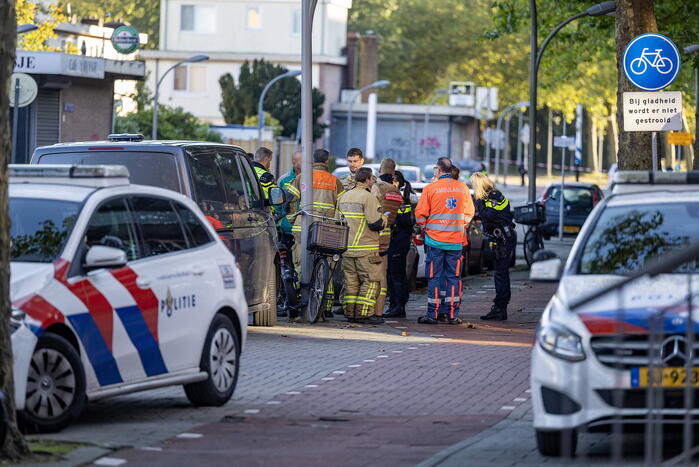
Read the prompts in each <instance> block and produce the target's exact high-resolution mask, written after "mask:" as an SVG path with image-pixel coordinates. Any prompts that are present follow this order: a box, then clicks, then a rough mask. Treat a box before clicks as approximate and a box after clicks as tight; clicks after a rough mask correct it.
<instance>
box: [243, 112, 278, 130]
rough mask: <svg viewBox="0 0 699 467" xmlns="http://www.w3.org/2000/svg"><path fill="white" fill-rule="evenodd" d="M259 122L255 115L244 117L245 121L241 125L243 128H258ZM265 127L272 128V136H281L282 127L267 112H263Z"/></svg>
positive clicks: (257, 116)
mask: <svg viewBox="0 0 699 467" xmlns="http://www.w3.org/2000/svg"><path fill="white" fill-rule="evenodd" d="M259 120H260V116H259V115H257V114H255V115H250V116H249V117H245V121H244V122H243V125H245V126H259ZM265 126H266V127H273V128H274V136H279V135H281V134H282V126H281V124H280V123H279V120H277V119H276V118H274V117H272V115H271V114H270V113H269V112H267V111H265Z"/></svg>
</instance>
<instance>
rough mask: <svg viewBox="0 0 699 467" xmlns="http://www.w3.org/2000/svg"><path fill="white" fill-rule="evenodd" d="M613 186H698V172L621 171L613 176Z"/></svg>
mask: <svg viewBox="0 0 699 467" xmlns="http://www.w3.org/2000/svg"><path fill="white" fill-rule="evenodd" d="M613 184H615V185H627V184H642V185H697V184H699V171H689V172H660V171H652V170H649V171H642V170H621V171H619V172H617V173H616V174H614V179H613Z"/></svg>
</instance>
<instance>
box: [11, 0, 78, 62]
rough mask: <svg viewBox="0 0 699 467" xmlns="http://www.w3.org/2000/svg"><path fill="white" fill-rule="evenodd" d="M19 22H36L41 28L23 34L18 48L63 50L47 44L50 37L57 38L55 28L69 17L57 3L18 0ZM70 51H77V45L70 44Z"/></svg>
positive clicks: (18, 41) (18, 42)
mask: <svg viewBox="0 0 699 467" xmlns="http://www.w3.org/2000/svg"><path fill="white" fill-rule="evenodd" d="M16 12H17V24H27V23H30V24H36V25H37V26H38V27H39V28H38V29H37V30H35V31H32V32H30V33H27V34H22V35H21V36H19V39H18V40H17V48H18V49H23V50H52V51H61V49H59V48H57V47H51V46H49V45H48V44H47V41H48V40H49V39H55V38H56V37H57V36H56V33H55V32H54V29H56V26H58V25H59V24H60V23H65V22H66V21H67V20H68V18H67V17H66V15H65V14H64V13H63V10H62V9H61V8H60V7H59V6H58V5H56V4H55V3H50V4H48V5H46V4H44V3H41V2H38V3H35V2H29V1H27V0H17V2H16ZM66 52H68V53H77V52H78V49H77V48H76V47H75V45H72V44H71V46H69V49H68V50H67V51H66Z"/></svg>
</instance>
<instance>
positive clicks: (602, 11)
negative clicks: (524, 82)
mask: <svg viewBox="0 0 699 467" xmlns="http://www.w3.org/2000/svg"><path fill="white" fill-rule="evenodd" d="M529 5H530V13H531V37H530V49H531V51H530V54H531V55H530V71H529V202H530V203H531V202H533V201H534V199H536V100H537V96H536V88H537V73H538V71H539V64H540V63H541V57H542V56H543V54H544V50H545V49H546V46H547V45H548V44H549V42H550V41H551V39H553V36H555V35H556V34H557V33H558V31H560V30H561V29H562V28H563V27H564V26H566V25H567V24H568V23H570V22H572V21H575V20H576V19H578V18H582V17H584V16H602V15H606V14H609V13H612V12H613V11H614V10H616V2H614V1H607V2H602V3H598V4H597V5H594V6H591V7H590V8H588V9H587V10H585V11H583V12H580V13H578V14H575V15H573V16H571V17H570V18H568V19H566V20H565V21H563V22H562V23H560V24H559V25H558V26H556V27H555V28H553V30H552V31H551V32H550V33H549V35H548V36H546V39H544V42H543V43H542V44H541V47H539V46H538V40H537V24H536V0H529Z"/></svg>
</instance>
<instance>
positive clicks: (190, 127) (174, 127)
mask: <svg viewBox="0 0 699 467" xmlns="http://www.w3.org/2000/svg"><path fill="white" fill-rule="evenodd" d="M115 129H116V131H117V133H140V134H142V135H150V134H152V133H153V109H152V108H151V107H149V108H146V109H143V110H141V111H138V112H133V113H130V114H128V115H125V116H123V117H117V120H116V125H115ZM158 139H166V140H168V139H169V140H172V139H174V140H192V141H215V142H217V143H220V142H222V139H221V136H220V135H219V134H218V133H216V132H213V131H210V130H209V125H208V124H207V123H205V122H203V121H201V120H199V119H198V118H197V117H196V116H194V115H193V114H191V113H189V112H185V111H184V109H182V107H176V108H173V107H170V106H167V105H162V104H160V105H159V106H158Z"/></svg>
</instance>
